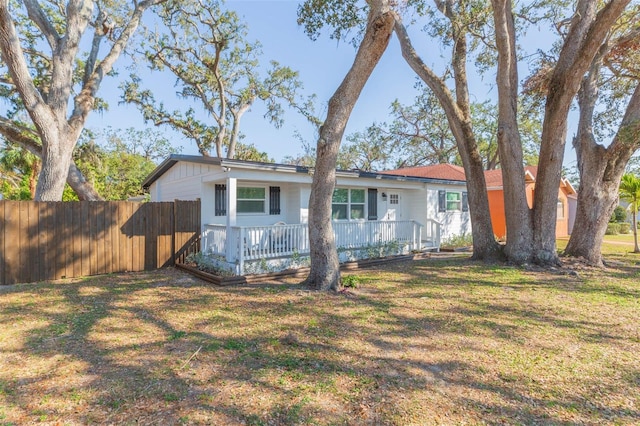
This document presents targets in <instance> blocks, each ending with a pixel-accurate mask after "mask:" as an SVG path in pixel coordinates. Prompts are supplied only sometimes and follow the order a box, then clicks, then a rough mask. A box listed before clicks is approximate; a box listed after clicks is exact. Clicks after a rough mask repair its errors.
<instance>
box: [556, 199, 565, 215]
mask: <svg viewBox="0 0 640 426" xmlns="http://www.w3.org/2000/svg"><path fill="white" fill-rule="evenodd" d="M561 204H562V216H558V207H559V206H560V205H561ZM556 216H557V217H556V220H557V219H564V218H565V203H564V201H562V199H561V198H558V202H557V203H556Z"/></svg>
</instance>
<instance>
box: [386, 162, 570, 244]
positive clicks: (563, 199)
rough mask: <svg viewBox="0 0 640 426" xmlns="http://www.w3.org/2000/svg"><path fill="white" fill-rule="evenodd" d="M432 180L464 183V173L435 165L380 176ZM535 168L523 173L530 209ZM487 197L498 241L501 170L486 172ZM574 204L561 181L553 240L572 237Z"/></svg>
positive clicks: (502, 221) (502, 232) (502, 228)
mask: <svg viewBox="0 0 640 426" xmlns="http://www.w3.org/2000/svg"><path fill="white" fill-rule="evenodd" d="M399 172H402V174H403V175H405V176H416V177H425V178H434V179H449V180H465V174H464V169H463V168H462V167H460V166H454V165H451V164H436V165H432V166H419V167H408V168H405V169H399V170H393V171H389V172H383V173H393V174H399ZM537 174H538V167H537V166H526V167H525V171H524V181H525V190H526V192H527V203H528V204H529V207H532V206H533V194H534V191H535V186H536V176H537ZM484 176H485V180H486V183H487V194H488V196H489V212H490V214H491V225H492V226H493V233H494V235H495V236H496V237H497V238H499V239H504V238H505V237H506V235H507V225H506V217H505V209H504V189H503V183H502V170H487V171H486V172H485V174H484ZM576 201H577V193H576V190H575V189H574V188H573V186H571V183H570V182H569V181H568V180H567V179H564V178H562V180H561V181H560V188H559V189H558V210H557V217H556V237H566V236H568V235H570V234H571V230H572V229H573V221H574V219H575V206H576Z"/></svg>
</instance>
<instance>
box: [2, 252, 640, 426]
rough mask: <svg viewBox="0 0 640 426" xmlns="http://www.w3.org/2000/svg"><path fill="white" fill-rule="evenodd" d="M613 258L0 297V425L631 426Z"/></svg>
mask: <svg viewBox="0 0 640 426" xmlns="http://www.w3.org/2000/svg"><path fill="white" fill-rule="evenodd" d="M617 247H618V250H619V249H620V246H617ZM616 256H617V257H615V259H616V265H619V266H616V267H615V268H611V269H607V270H597V269H592V268H582V269H580V270H579V271H578V274H577V275H568V274H563V273H561V272H560V271H558V272H557V273H546V272H544V273H542V272H539V271H538V272H535V271H527V270H522V269H517V268H511V267H506V266H501V265H495V266H486V265H482V264H477V263H472V262H470V261H468V260H465V259H464V258H460V257H456V258H450V259H447V258H443V259H441V260H425V261H416V262H407V263H399V264H389V265H386V266H383V267H380V268H379V269H370V270H360V271H358V275H357V276H358V286H357V287H356V288H350V289H349V291H348V292H345V293H343V294H318V293H314V292H310V291H307V290H305V289H304V288H302V287H300V286H299V285H297V284H296V283H294V282H292V281H291V282H288V283H264V284H261V285H251V286H243V287H235V288H228V287H225V288H216V287H212V286H209V285H207V284H205V283H203V282H201V281H198V280H196V279H193V278H191V277H189V276H186V275H183V274H181V273H179V272H177V271H175V270H173V269H167V270H163V271H158V272H153V273H135V274H121V275H110V276H105V277H97V278H89V279H84V280H73V281H72V280H68V281H66V282H59V283H43V284H29V285H18V286H11V287H5V288H0V321H1V323H2V324H3V327H2V328H0V424H3V425H9V424H16V425H17V424H30V423H40V424H69V425H75V424H78V425H79V424H83V425H84V424H132V423H137V424H217V425H223V424H246V425H298V424H326V425H340V424H385V425H387V424H397V425H409V424H481V423H488V424H505V423H506V424H638V423H640V393H639V392H638V389H639V388H640V357H638V354H639V353H640V326H639V325H638V318H640V284H639V283H640V268H639V267H638V265H637V263H632V262H631V261H632V260H633V259H635V258H633V257H632V255H630V254H628V253H622V254H619V255H616ZM636 262H637V261H636Z"/></svg>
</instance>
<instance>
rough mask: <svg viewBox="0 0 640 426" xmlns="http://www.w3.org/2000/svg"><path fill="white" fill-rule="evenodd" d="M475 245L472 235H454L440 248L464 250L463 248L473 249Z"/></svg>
mask: <svg viewBox="0 0 640 426" xmlns="http://www.w3.org/2000/svg"><path fill="white" fill-rule="evenodd" d="M472 245H473V237H472V236H471V234H460V235H454V236H452V237H450V238H447V239H445V240H444V241H443V242H442V244H440V246H441V247H442V248H452V249H456V248H462V247H471V246H472Z"/></svg>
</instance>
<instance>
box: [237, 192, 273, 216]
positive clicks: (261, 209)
mask: <svg viewBox="0 0 640 426" xmlns="http://www.w3.org/2000/svg"><path fill="white" fill-rule="evenodd" d="M266 200H267V190H266V188H264V187H248V186H239V187H238V188H237V192H236V203H237V204H236V206H237V211H238V213H265V211H266V210H265V206H266V205H267V201H266Z"/></svg>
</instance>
